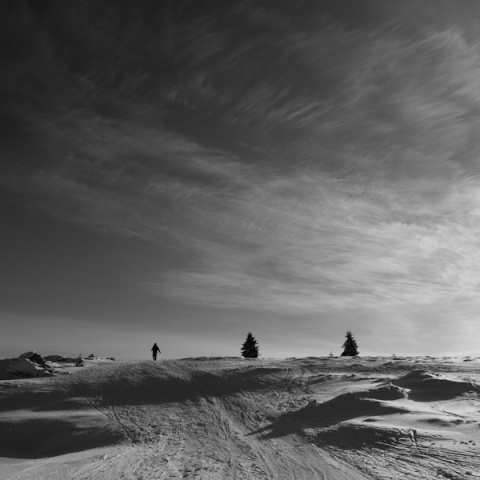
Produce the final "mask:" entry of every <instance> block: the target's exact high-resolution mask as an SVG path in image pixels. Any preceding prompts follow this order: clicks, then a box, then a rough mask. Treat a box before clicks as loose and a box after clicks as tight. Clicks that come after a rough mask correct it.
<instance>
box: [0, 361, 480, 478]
mask: <svg viewBox="0 0 480 480" xmlns="http://www.w3.org/2000/svg"><path fill="white" fill-rule="evenodd" d="M57 360H58V359H57ZM479 363H480V362H479V361H478V359H476V358H473V359H472V358H468V361H467V359H460V358H451V359H446V358H442V359H435V358H430V357H422V358H398V357H396V358H394V359H392V358H369V357H365V358H358V357H356V358H304V359H287V360H259V359H257V360H243V359H236V358H218V359H208V358H201V359H184V360H178V361H161V362H157V363H154V362H114V361H111V360H109V361H107V360H105V359H96V358H92V359H90V360H85V368H75V367H73V366H71V367H70V369H69V371H70V373H71V374H70V375H61V376H54V377H49V378H31V379H19V380H3V381H1V382H0V429H1V431H2V435H0V457H3V458H2V459H0V480H7V479H8V480H14V479H15V480H21V479H39V480H40V479H62V480H63V479H72V480H73V479H75V480H81V479H85V480H86V479H104V480H107V479H108V480H113V479H115V480H117V479H124V480H133V479H135V480H139V479H142V480H148V479H152V480H153V479H156V480H157V479H168V478H172V479H173V478H191V479H230V478H231V479H262V478H263V479H289V480H290V479H338V480H343V479H345V480H347V479H348V480H362V479H381V480H387V479H392V480H394V479H395V480H401V479H409V480H410V479H426V480H428V479H439V478H440V479H441V478H448V479H464V478H480V457H479V456H478V453H479V446H480V428H479V426H480V398H479V392H480V377H479V373H478V367H479Z"/></svg>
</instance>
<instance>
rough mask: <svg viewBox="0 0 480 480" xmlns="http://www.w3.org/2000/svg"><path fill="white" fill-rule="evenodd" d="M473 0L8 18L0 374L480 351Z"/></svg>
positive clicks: (54, 2)
mask: <svg viewBox="0 0 480 480" xmlns="http://www.w3.org/2000/svg"><path fill="white" fill-rule="evenodd" d="M479 23H480V3H479V2H477V1H476V0H422V1H418V0H403V1H401V2H385V1H384V0H335V1H333V0H332V1H331V0H322V1H317V0H302V1H296V2H291V1H287V0H236V1H235V2H224V1H223V0H222V1H220V0H200V1H199V0H197V1H190V0H175V1H167V0H164V1H157V0H138V1H133V0H131V1H126V0H103V1H102V2H98V1H93V0H82V1H80V0H79V1H75V2H65V1H63V0H32V1H28V0H6V1H2V2H1V3H0V52H1V53H0V62H1V65H2V68H1V69H0V199H1V202H0V222H1V225H2V228H1V233H0V322H1V335H0V357H2V358H7V357H13V356H17V355H19V354H21V353H23V352H25V351H30V350H34V351H37V352H39V353H41V354H45V355H47V354H53V353H58V354H63V355H74V354H75V355H76V354H80V353H82V354H83V355H88V354H90V353H94V354H95V355H105V356H114V357H118V358H124V359H144V358H149V356H150V348H151V345H152V344H153V342H157V343H158V344H159V346H160V348H161V350H162V358H183V357H191V356H238V355H240V347H241V344H242V343H243V341H244V340H245V338H246V335H247V333H248V332H250V331H251V332H252V333H253V335H254V337H255V338H256V339H257V341H258V344H259V349H260V354H261V356H263V357H292V356H296V357H302V356H324V355H329V354H330V353H333V354H334V355H339V354H340V353H341V351H342V349H341V346H342V343H343V341H344V337H345V332H346V331H347V330H349V331H352V332H353V334H354V337H355V338H356V340H357V344H358V347H359V351H360V354H361V355H392V354H394V353H395V354H396V355H435V356H447V355H467V354H468V355H479V354H480V347H479V346H478V338H480V322H479V317H480V295H479V293H480V279H479V272H480V268H479V267H480V248H479V247H480V235H479V234H480V188H479V186H480V182H479V180H480V177H479V174H480V162H479V160H480V158H479V154H480V137H479V134H478V132H479V131H480V81H479V79H480V53H479V52H480V48H479V47H480V43H479V42H480V34H479V33H478V32H480V28H479V27H480V25H479Z"/></svg>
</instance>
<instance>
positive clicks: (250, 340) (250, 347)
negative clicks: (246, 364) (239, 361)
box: [242, 332, 258, 358]
mask: <svg viewBox="0 0 480 480" xmlns="http://www.w3.org/2000/svg"><path fill="white" fill-rule="evenodd" d="M242 355H243V356H244V357H245V358H257V357H258V347H257V341H256V340H255V338H254V336H253V335H252V334H251V333H250V332H248V335H247V339H246V340H245V342H244V343H243V346H242Z"/></svg>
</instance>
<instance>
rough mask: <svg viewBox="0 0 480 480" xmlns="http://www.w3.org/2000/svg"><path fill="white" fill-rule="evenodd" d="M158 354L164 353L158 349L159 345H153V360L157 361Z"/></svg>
mask: <svg viewBox="0 0 480 480" xmlns="http://www.w3.org/2000/svg"><path fill="white" fill-rule="evenodd" d="M157 353H162V352H161V351H160V349H159V348H158V345H157V344H156V343H154V344H153V347H152V354H153V359H154V360H155V361H157Z"/></svg>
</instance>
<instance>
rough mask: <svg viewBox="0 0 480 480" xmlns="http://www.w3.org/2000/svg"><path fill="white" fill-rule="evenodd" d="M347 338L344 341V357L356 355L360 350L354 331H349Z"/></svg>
mask: <svg viewBox="0 0 480 480" xmlns="http://www.w3.org/2000/svg"><path fill="white" fill-rule="evenodd" d="M346 337H347V339H346V340H345V342H343V345H342V347H343V352H342V357H354V356H355V355H358V354H359V353H360V352H359V351H358V347H357V342H356V341H355V339H354V338H353V335H352V332H347V335H346Z"/></svg>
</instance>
